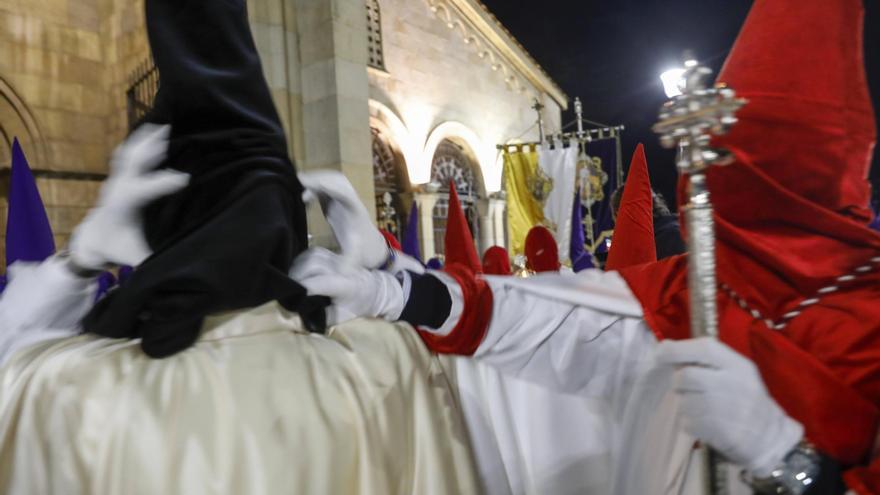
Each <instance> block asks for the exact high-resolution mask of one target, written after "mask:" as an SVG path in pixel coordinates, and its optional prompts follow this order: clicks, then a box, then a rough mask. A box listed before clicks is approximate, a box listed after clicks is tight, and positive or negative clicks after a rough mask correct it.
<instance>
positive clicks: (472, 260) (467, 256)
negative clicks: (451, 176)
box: [444, 181, 482, 273]
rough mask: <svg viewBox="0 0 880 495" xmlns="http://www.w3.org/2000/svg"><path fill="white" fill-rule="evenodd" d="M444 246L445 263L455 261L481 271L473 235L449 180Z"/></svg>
mask: <svg viewBox="0 0 880 495" xmlns="http://www.w3.org/2000/svg"><path fill="white" fill-rule="evenodd" d="M444 247H445V249H446V265H450V264H452V263H457V264H459V265H464V266H466V267H467V268H468V269H470V270H472V271H473V272H474V273H480V272H481V271H482V265H481V264H480V257H479V255H478V254H477V248H476V247H475V246H474V236H473V235H471V229H470V227H468V223H467V219H466V218H465V216H464V210H462V209H461V202H460V201H459V200H458V192H456V190H455V184H453V183H452V181H450V182H449V217H448V219H447V220H446V238H445V244H444Z"/></svg>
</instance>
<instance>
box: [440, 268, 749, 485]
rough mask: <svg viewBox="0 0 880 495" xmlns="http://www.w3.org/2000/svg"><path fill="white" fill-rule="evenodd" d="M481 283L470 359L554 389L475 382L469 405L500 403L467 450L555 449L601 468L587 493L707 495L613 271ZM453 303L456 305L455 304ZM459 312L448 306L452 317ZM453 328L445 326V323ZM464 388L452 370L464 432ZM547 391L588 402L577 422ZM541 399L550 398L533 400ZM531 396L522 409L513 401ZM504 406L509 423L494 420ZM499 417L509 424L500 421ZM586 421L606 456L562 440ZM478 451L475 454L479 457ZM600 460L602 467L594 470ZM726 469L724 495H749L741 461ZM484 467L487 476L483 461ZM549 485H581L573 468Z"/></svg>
mask: <svg viewBox="0 0 880 495" xmlns="http://www.w3.org/2000/svg"><path fill="white" fill-rule="evenodd" d="M486 279H487V281H488V282H489V286H490V288H491V290H492V294H493V308H492V318H491V320H490V325H489V328H488V330H487V334H486V336H485V338H484V339H483V341H482V343H481V344H480V346H479V347H478V349H477V351H476V353H475V354H474V356H473V359H475V360H477V361H479V362H481V363H483V364H484V365H488V366H492V367H495V368H497V369H498V370H499V372H500V373H501V374H505V375H508V377H510V378H511V379H515V380H522V381H525V382H531V383H533V384H535V385H536V386H538V387H539V388H541V387H542V388H546V389H548V390H550V391H552V392H548V391H543V392H539V393H534V392H530V391H526V390H523V391H522V393H521V394H520V395H519V396H518V397H517V400H516V401H515V402H514V401H511V400H509V397H504V396H503V395H502V396H501V397H497V396H498V395H500V394H503V391H504V390H506V389H507V388H509V385H507V384H506V383H504V382H503V381H498V382H496V383H495V385H494V391H493V390H487V389H485V380H484V381H483V386H484V393H483V395H482V396H479V397H478V398H477V399H476V402H478V403H480V404H481V405H482V408H483V410H487V409H491V408H493V407H505V408H506V411H504V412H502V413H496V414H495V416H494V417H495V418H496V419H495V420H494V422H495V425H494V428H493V429H492V431H491V432H489V433H486V434H484V435H483V437H485V438H481V435H479V434H474V433H473V432H472V434H471V436H472V439H473V443H474V449H475V451H476V452H478V453H479V452H480V451H481V446H480V445H481V443H492V442H495V443H496V444H499V445H518V446H519V447H520V449H521V454H520V457H521V458H522V459H528V458H529V457H531V455H532V454H533V453H534V452H542V453H544V454H542V455H541V456H535V458H538V457H541V458H542V460H547V458H546V457H543V456H545V455H548V454H546V453H550V454H549V455H551V456H552V455H553V454H556V457H555V459H553V460H554V462H556V463H557V464H558V466H560V467H562V466H580V467H581V469H582V470H584V471H587V472H590V473H597V472H598V473H599V474H598V475H597V477H596V478H593V479H591V480H590V482H591V487H592V489H594V490H596V491H590V490H591V487H586V485H582V488H583V489H584V490H585V491H583V492H582V493H615V494H621V495H641V494H646V493H652V494H653V493H657V494H661V493H663V494H682V493H686V494H699V493H704V483H705V479H704V476H705V467H704V464H703V458H702V456H701V455H699V451H698V450H695V449H694V448H693V446H694V444H695V441H694V439H693V438H690V437H689V436H688V435H686V434H685V433H683V432H682V431H681V430H680V428H679V425H678V413H677V404H676V399H675V395H674V394H672V393H671V392H670V391H671V378H672V375H671V371H670V370H668V369H665V368H658V367H655V366H654V352H655V349H656V344H657V340H656V338H655V337H654V335H653V333H652V332H651V330H650V329H649V328H648V327H647V325H646V324H645V322H644V320H643V318H642V310H641V306H640V304H639V303H638V301H637V300H636V299H635V297H634V296H633V295H632V293H631V292H630V291H629V288H628V287H627V285H626V283H625V282H624V281H623V279H622V278H621V277H620V276H619V275H618V274H617V273H615V272H601V271H598V270H588V271H584V272H581V273H580V274H578V275H576V276H571V275H559V274H547V275H538V276H534V277H531V278H528V279H518V278H512V277H486ZM443 280H444V281H445V282H446V283H447V284H449V283H450V281H449V279H447V278H444V279H443ZM450 293H452V294H453V297H457V295H458V293H459V291H457V290H455V289H454V288H452V287H451V288H450ZM460 306H461V304H453V307H454V308H456V307H460ZM457 317H458V314H457V313H456V312H455V311H453V313H452V314H451V315H450V320H455V319H457ZM452 326H453V325H451V324H450V323H449V322H447V324H446V325H443V327H442V329H448V328H451V327H452ZM442 329H441V330H442ZM468 388H469V385H468V383H467V382H466V380H464V379H462V377H461V373H460V374H459V389H460V390H462V392H461V395H462V397H463V398H462V400H463V403H464V404H465V406H466V407H465V410H464V412H465V417H466V419H467V423H468V426H469V428H470V427H472V426H473V425H474V423H475V420H474V419H473V418H474V416H475V415H474V414H472V413H469V411H468V407H467V404H468V400H467V397H468V395H469V394H468V393H467V392H466V390H467V389H468ZM475 388H478V387H477V386H475ZM493 392H494V395H493ZM554 394H556V395H555V397H559V396H560V395H559V394H566V395H569V396H577V397H579V398H581V399H582V400H585V401H590V402H589V404H591V405H590V406H589V407H588V408H587V409H586V410H585V414H584V417H583V418H580V420H579V419H577V418H566V417H565V416H566V411H560V410H554V408H553V407H552V404H553V403H552V401H553V400H554V399H553V397H554ZM545 400H549V401H550V402H547V403H545V404H540V402H542V401H545ZM505 401H506V402H505ZM530 402H531V406H529V407H522V406H524V405H526V404H529V403H530ZM517 405H518V406H520V407H517ZM547 405H549V406H550V407H545V406H547ZM505 413H506V414H507V415H508V416H509V417H510V418H511V419H510V420H505V419H502V420H501V421H499V420H498V419H497V418H499V417H500V418H504V414H505ZM508 421H509V422H511V423H513V424H514V425H516V426H515V427H513V428H507V427H506V425H505V423H506V422H508ZM548 422H552V424H549V425H548V424H547V423H548ZM583 423H586V424H587V425H589V426H588V428H587V430H588V434H589V435H593V436H594V437H595V439H594V440H593V441H592V443H591V444H590V447H594V448H595V447H599V449H600V450H601V448H602V447H605V446H606V445H607V457H606V459H600V458H597V457H592V456H591V455H590V454H591V453H595V451H593V452H590V449H589V448H587V449H581V450H578V449H576V448H572V446H571V445H569V442H570V441H572V442H575V443H577V442H583V441H584V440H582V439H580V437H579V435H580V434H581V433H582V432H584V424H583ZM535 432H541V433H540V434H535ZM567 433H571V435H570V436H567ZM493 437H494V438H493ZM524 441H525V442H533V443H531V444H529V449H527V450H522V446H523V444H524ZM603 442H607V444H603ZM486 459H487V458H486V457H485V456H483V457H481V456H480V455H478V456H477V460H478V463H479V462H484V461H486ZM539 462H540V461H539ZM511 464H513V465H514V466H515V465H516V463H511V462H507V467H510V465H511ZM601 466H607V470H606V471H604V472H601V471H600V470H599V469H597V468H599V467H601ZM728 471H729V473H728V479H729V480H730V483H729V485H730V488H731V492H730V493H731V495H739V494H749V493H751V491H750V489H749V488H747V487H746V486H745V485H744V484H743V483H742V482H741V481H740V480H739V476H738V472H739V469H738V468H736V467H734V466H730V467H729V468H728ZM481 474H482V475H483V477H484V479H486V478H487V476H486V468H484V466H481ZM521 476H523V477H525V478H529V476H532V479H530V480H528V481H527V482H526V484H527V486H528V483H533V484H532V485H531V486H535V484H534V483H537V486H542V485H541V483H542V482H545V481H546V480H544V479H541V478H540V477H534V476H533V473H521ZM490 481H494V482H495V483H500V481H497V480H490ZM556 481H559V482H562V483H563V484H564V483H566V482H568V483H570V484H571V485H577V484H578V483H580V481H579V480H578V477H577V476H576V475H569V476H567V477H565V478H564V479H561V480H556ZM598 486H604V489H602V488H596V487H598ZM542 487H543V488H547V485H543V486H542ZM602 490H604V491H602ZM495 493H502V490H498V491H497V492H495ZM520 493H541V492H539V491H529V490H526V491H522V492H520ZM545 493H549V492H545ZM553 493H556V492H553Z"/></svg>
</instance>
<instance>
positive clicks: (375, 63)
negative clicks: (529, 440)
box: [367, 0, 385, 70]
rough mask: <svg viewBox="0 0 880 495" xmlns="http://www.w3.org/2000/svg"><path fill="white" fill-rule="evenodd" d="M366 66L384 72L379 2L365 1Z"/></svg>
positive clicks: (374, 0) (375, 0) (376, 0)
mask: <svg viewBox="0 0 880 495" xmlns="http://www.w3.org/2000/svg"><path fill="white" fill-rule="evenodd" d="M367 64H368V65H369V66H370V67H373V68H376V69H381V70H385V52H383V51H382V16H381V13H380V12H379V0H367Z"/></svg>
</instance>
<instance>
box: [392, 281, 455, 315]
mask: <svg viewBox="0 0 880 495" xmlns="http://www.w3.org/2000/svg"><path fill="white" fill-rule="evenodd" d="M409 276H410V280H411V281H412V285H411V287H410V291H409V299H407V301H406V306H404V308H403V312H402V313H401V314H400V319H401V320H403V321H405V322H407V323H409V324H410V325H412V326H414V327H428V328H434V329H437V328H440V327H441V326H443V324H444V323H445V322H446V320H447V319H449V313H450V311H452V296H450V295H449V289H447V288H446V285H445V284H444V283H443V282H441V281H440V279H438V278H437V277H434V276H433V275H429V274H424V275H418V274H415V273H412V272H410V273H409Z"/></svg>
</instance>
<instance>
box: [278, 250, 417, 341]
mask: <svg viewBox="0 0 880 495" xmlns="http://www.w3.org/2000/svg"><path fill="white" fill-rule="evenodd" d="M290 277H291V278H292V279H294V280H296V281H297V282H299V283H300V284H302V286H303V287H305V288H306V290H308V291H309V294H311V295H318V296H327V297H329V298H330V299H332V300H333V306H331V307H330V309H329V310H328V312H327V323H328V324H329V325H336V324H338V323H342V322H344V321H348V320H351V319H354V318H358V317H362V316H366V317H379V318H384V319H386V320H390V321H394V320H397V319H398V318H399V317H400V314H401V313H402V312H403V304H404V300H403V289H402V287H401V284H400V282H398V281H397V279H396V278H394V276H393V275H391V274H390V273H388V272H384V271H380V270H368V269H366V268H362V267H360V266H358V265H356V264H354V263H353V262H352V261H351V260H349V259H347V258H344V257H342V256H340V255H337V254H333V253H331V252H330V251H327V250H326V249H323V248H312V249H309V250H308V251H306V252H305V253H303V254H301V255H299V256H298V257H297V258H296V261H294V264H293V268H291V269H290Z"/></svg>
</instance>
